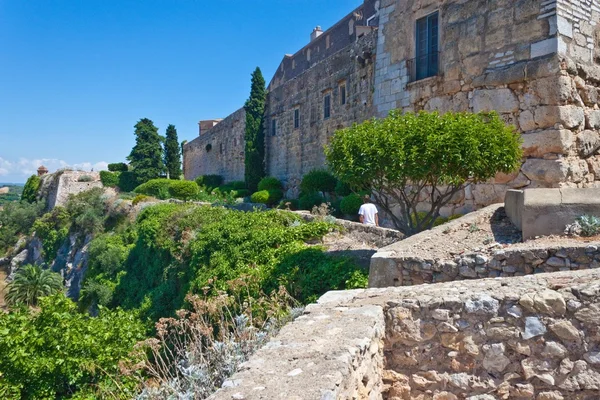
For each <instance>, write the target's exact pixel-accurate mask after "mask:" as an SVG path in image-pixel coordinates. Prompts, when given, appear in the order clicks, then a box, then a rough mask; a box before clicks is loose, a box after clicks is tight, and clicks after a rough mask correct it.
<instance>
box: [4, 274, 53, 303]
mask: <svg viewBox="0 0 600 400" xmlns="http://www.w3.org/2000/svg"><path fill="white" fill-rule="evenodd" d="M6 288H7V290H8V292H7V294H6V298H5V300H6V303H7V304H9V305H13V306H14V305H17V304H25V305H27V306H36V305H37V302H38V299H39V298H40V297H43V296H49V295H52V294H55V293H57V292H59V291H61V290H62V288H63V283H62V277H61V276H60V275H59V274H57V273H56V272H52V271H50V270H48V269H42V268H41V267H39V266H34V265H29V264H28V265H24V266H23V267H21V268H20V269H19V270H18V271H17V272H16V273H15V279H14V280H13V281H12V282H11V283H9V284H8V285H7V287H6Z"/></svg>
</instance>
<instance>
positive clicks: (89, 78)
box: [0, 0, 361, 182]
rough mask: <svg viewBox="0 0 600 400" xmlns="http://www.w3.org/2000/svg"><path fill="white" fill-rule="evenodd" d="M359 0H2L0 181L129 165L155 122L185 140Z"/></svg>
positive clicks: (228, 109)
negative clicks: (253, 77) (139, 139)
mask: <svg viewBox="0 0 600 400" xmlns="http://www.w3.org/2000/svg"><path fill="white" fill-rule="evenodd" d="M360 4H361V0H216V1H210V2H209V1H204V0H161V1H159V0H135V1H134V0H70V1H66V0H26V1H25V0H0V181H2V182H24V181H25V180H26V179H27V177H28V176H29V175H31V174H32V173H33V172H34V170H35V169H36V168H37V166H38V165H39V164H40V163H44V164H45V165H46V166H47V167H49V168H50V170H53V169H56V168H60V167H64V166H67V165H68V166H74V167H78V168H84V169H89V168H92V167H95V168H96V169H99V168H102V167H103V166H105V164H106V163H107V162H118V161H124V158H125V157H126V156H127V155H128V154H129V151H130V150H131V147H132V146H133V144H134V135H133V125H134V124H135V123H136V122H137V120H139V119H140V118H144V117H147V118H150V119H152V120H153V121H154V123H155V125H156V126H157V127H158V128H159V131H160V133H161V134H164V130H165V128H166V127H167V125H168V124H174V125H175V126H176V127H177V131H178V134H179V139H180V140H184V139H187V140H191V139H193V138H194V137H196V135H197V133H198V125H197V123H198V121H199V120H201V119H212V118H222V117H225V116H227V115H228V114H229V113H231V112H233V111H235V110H236V109H237V108H239V107H241V106H242V105H243V103H244V101H245V99H246V98H247V97H248V93H249V90H250V88H249V86H250V73H251V72H252V71H253V70H254V68H255V67H256V66H259V67H260V68H261V69H262V71H263V74H264V76H265V79H266V81H267V83H268V81H269V80H270V79H271V77H272V75H273V72H274V71H275V69H276V68H277V66H278V64H279V62H280V61H281V59H282V58H283V55H284V54H285V53H294V52H296V51H297V50H299V49H300V48H301V47H302V46H304V45H305V44H306V43H308V41H309V34H310V32H311V31H312V29H313V28H314V27H315V26H316V25H321V26H322V27H323V29H327V28H328V27H330V26H331V25H333V24H334V23H335V22H337V20H339V19H341V18H342V17H343V16H344V15H346V14H348V13H349V12H350V11H352V9H354V8H355V7H357V6H358V5H360Z"/></svg>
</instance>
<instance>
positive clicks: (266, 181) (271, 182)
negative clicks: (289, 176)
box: [258, 176, 283, 191]
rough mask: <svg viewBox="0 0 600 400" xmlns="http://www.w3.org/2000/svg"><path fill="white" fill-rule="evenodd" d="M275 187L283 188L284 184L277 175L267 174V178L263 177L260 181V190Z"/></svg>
mask: <svg viewBox="0 0 600 400" xmlns="http://www.w3.org/2000/svg"><path fill="white" fill-rule="evenodd" d="M273 189H280V190H281V189H283V184H282V183H281V181H280V180H279V179H277V178H275V177H272V176H267V177H266V178H262V179H261V180H260V182H258V190H259V191H261V190H273Z"/></svg>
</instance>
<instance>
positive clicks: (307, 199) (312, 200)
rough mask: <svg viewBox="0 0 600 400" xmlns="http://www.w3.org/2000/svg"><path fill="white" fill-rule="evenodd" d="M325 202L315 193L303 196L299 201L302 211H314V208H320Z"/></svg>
mask: <svg viewBox="0 0 600 400" xmlns="http://www.w3.org/2000/svg"><path fill="white" fill-rule="evenodd" d="M324 202H325V199H324V198H323V196H321V195H320V194H319V193H316V192H313V193H308V194H303V195H302V196H300V198H299V199H298V206H299V208H300V209H301V210H309V211H310V210H312V209H313V207H314V206H320V205H321V204H323V203H324Z"/></svg>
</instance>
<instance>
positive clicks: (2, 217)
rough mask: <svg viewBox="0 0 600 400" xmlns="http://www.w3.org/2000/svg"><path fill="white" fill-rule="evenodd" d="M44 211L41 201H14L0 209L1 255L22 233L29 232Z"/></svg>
mask: <svg viewBox="0 0 600 400" xmlns="http://www.w3.org/2000/svg"><path fill="white" fill-rule="evenodd" d="M43 212H44V204H42V203H41V202H40V203H31V204H30V203H28V202H13V203H8V204H6V205H5V206H4V207H3V208H2V209H0V256H1V255H3V254H4V253H5V252H6V251H7V250H8V249H10V248H11V247H12V246H14V245H15V244H16V243H17V241H18V240H19V236H20V235H26V234H29V232H30V230H31V227H32V226H33V223H34V222H35V220H36V218H37V217H39V216H40V215H42V213H43Z"/></svg>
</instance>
